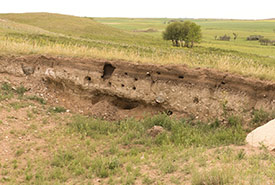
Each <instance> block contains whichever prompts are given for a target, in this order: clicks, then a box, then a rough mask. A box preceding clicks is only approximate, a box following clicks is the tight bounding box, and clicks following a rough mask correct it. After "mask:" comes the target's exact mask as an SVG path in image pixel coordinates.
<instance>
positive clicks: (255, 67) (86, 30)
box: [0, 13, 275, 80]
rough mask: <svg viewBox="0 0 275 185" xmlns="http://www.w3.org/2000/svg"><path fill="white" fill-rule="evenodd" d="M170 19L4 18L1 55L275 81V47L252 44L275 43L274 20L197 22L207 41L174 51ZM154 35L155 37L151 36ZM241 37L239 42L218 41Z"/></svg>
mask: <svg viewBox="0 0 275 185" xmlns="http://www.w3.org/2000/svg"><path fill="white" fill-rule="evenodd" d="M169 20H170V19H130V18H129V19H125V18H123V19H122V18H94V19H92V18H83V17H75V16H68V15H60V14H49V13H26V14H0V42H1V45H0V53H1V54H16V53H17V54H51V55H66V56H81V57H94V58H104V59H109V60H112V59H121V60H126V61H133V62H149V63H160V64H171V63H174V64H187V65H189V66H190V67H210V68H217V69H219V70H222V71H226V70H227V71H230V72H233V73H239V74H242V75H248V76H254V77H257V78H262V79H268V80H274V79H275V62H274V61H275V47H274V46H261V45H260V44H259V43H258V42H257V41H256V42H255V41H246V37H247V36H249V35H255V34H260V35H263V36H265V37H266V38H270V39H275V33H274V29H275V28H274V27H275V26H274V24H275V21H274V20H262V21H245V20H233V21H231V20H211V19H210V20H204V19H199V20H193V21H195V22H196V23H198V24H200V25H201V26H202V30H203V41H202V43H201V44H199V45H197V47H196V48H194V49H181V48H173V47H171V44H170V42H168V41H164V40H162V38H161V32H162V31H163V30H164V29H165V27H166V26H167V24H164V22H167V21H169ZM148 29H151V31H152V30H153V32H150V30H149V31H148ZM233 32H235V33H237V34H238V39H237V40H236V41H230V42H228V41H218V40H215V39H214V36H215V35H217V36H222V35H224V34H227V35H231V37H232V33H233Z"/></svg>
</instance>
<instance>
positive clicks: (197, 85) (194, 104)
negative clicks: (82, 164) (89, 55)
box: [0, 56, 275, 120]
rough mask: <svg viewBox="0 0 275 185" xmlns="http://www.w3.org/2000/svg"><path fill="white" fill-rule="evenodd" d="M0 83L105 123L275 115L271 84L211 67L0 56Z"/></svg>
mask: <svg viewBox="0 0 275 185" xmlns="http://www.w3.org/2000/svg"><path fill="white" fill-rule="evenodd" d="M0 81H1V82H3V81H9V82H11V83H13V84H22V85H24V86H25V87H27V88H28V89H29V90H30V92H32V93H36V94H38V95H40V96H42V97H44V98H46V99H48V101H49V102H51V103H57V104H60V105H63V106H65V107H66V108H67V109H71V110H73V111H76V112H78V111H79V112H84V113H86V114H91V115H94V116H96V117H101V118H105V119H110V120H114V119H123V118H125V117H131V116H134V117H143V116H144V115H146V114H155V113H158V112H163V111H164V112H166V113H168V114H173V115H176V116H180V117H185V116H188V117H194V118H196V119H200V120H212V119H216V118H218V119H220V120H222V119H223V118H224V117H225V116H228V115H241V116H242V117H244V118H245V119H246V120H249V119H251V114H252V111H253V110H254V109H263V110H264V111H266V112H274V111H275V83H274V82H266V81H261V80H255V79H252V78H244V77H241V76H238V75H232V74H229V73H224V72H219V71H216V70H210V69H200V68H197V69H190V68H188V67H186V66H179V65H165V66H162V65H149V64H136V63H128V62H122V61H105V60H94V59H81V58H64V57H55V58H54V57H46V56H24V57H11V56H9V57H8V56H2V57H0Z"/></svg>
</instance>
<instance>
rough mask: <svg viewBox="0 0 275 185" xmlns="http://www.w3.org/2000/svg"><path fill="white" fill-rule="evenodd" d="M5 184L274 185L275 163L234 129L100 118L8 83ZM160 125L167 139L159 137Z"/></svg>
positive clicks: (3, 116) (0, 175) (1, 179)
mask: <svg viewBox="0 0 275 185" xmlns="http://www.w3.org/2000/svg"><path fill="white" fill-rule="evenodd" d="M0 103H1V104H0V105H1V106H0V132H1V135H0V140H1V142H2V144H1V146H0V147H1V152H0V155H1V158H0V183H1V184H193V185H200V184H205V185H213V184H249V185H253V184H263V183H264V184H274V182H275V178H274V177H275V174H274V172H275V163H274V161H275V156H274V155H273V154H272V153H270V152H268V151H267V150H266V148H265V147H264V146H262V147H261V148H260V149H255V148H250V147H248V146H245V145H244V144H245V142H244V139H245V136H246V131H245V130H244V129H243V128H242V127H241V125H240V124H241V122H240V121H239V119H237V118H234V119H232V118H230V120H229V123H230V124H228V125H222V124H220V123H219V122H218V121H216V122H210V123H200V122H198V121H194V120H189V119H185V120H174V119H171V118H169V117H168V116H167V115H162V114H161V115H156V116H153V117H147V118H144V119H143V120H140V121H137V120H135V119H127V120H122V121H116V122H107V121H104V120H99V119H93V118H89V117H86V116H83V115H78V114H74V113H71V112H68V111H67V109H65V108H63V107H58V106H53V105H49V104H48V103H47V101H46V100H44V99H43V98H41V97H38V96H35V95H32V94H29V93H27V92H26V89H25V88H24V87H23V86H13V85H11V84H9V83H2V84H0ZM154 125H159V126H162V127H163V128H164V132H162V133H161V134H159V135H157V136H156V137H152V136H151V135H150V134H148V129H150V128H151V127H152V126H154Z"/></svg>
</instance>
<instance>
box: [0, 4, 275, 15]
mask: <svg viewBox="0 0 275 185" xmlns="http://www.w3.org/2000/svg"><path fill="white" fill-rule="evenodd" d="M22 12H51V13H61V14H69V15H76V16H88V17H169V18H229V19H230V18H232V19H265V18H275V0H260V1H259V0H257V1H256V0H166V1H163V0H2V2H1V6H0V13H22Z"/></svg>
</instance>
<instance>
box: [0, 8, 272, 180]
mask: <svg viewBox="0 0 275 185" xmlns="http://www.w3.org/2000/svg"><path fill="white" fill-rule="evenodd" d="M181 20H182V19H178V20H177V21H181ZM169 21H175V20H173V19H168V18H163V19H160V18H158V19H149V18H146V19H145V18H144V19H137V18H90V17H75V16H69V15H62V14H50V13H25V14H0V184H163V185H166V184H184V185H185V184H193V185H202V184H204V185H213V184H217V185H218V184H249V185H250V184H255V185H256V184H275V155H274V151H270V150H268V147H267V146H266V145H265V144H264V143H261V145H260V147H259V148H254V147H252V146H249V145H247V143H246V141H245V138H246V136H247V134H248V133H249V132H250V131H251V130H253V129H255V128H257V127H258V126H260V125H263V124H265V123H266V122H268V121H269V120H272V119H274V118H275V46H271V45H269V46H264V45H261V44H260V43H259V42H258V41H247V37H249V36H250V35H261V36H264V37H265V38H269V39H270V40H275V20H216V19H191V21H193V22H195V23H197V24H198V25H200V26H201V29H202V34H203V37H202V41H201V43H196V44H195V46H194V47H193V48H180V47H173V46H172V44H171V42H169V41H164V40H163V39H162V32H163V31H164V30H165V28H166V26H167V25H168V22H169ZM233 33H235V34H237V38H236V39H235V40H234V35H233ZM225 34H226V35H229V36H230V37H231V40H230V41H221V40H218V39H217V38H219V37H220V36H224V35H225ZM216 36H217V37H216Z"/></svg>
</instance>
